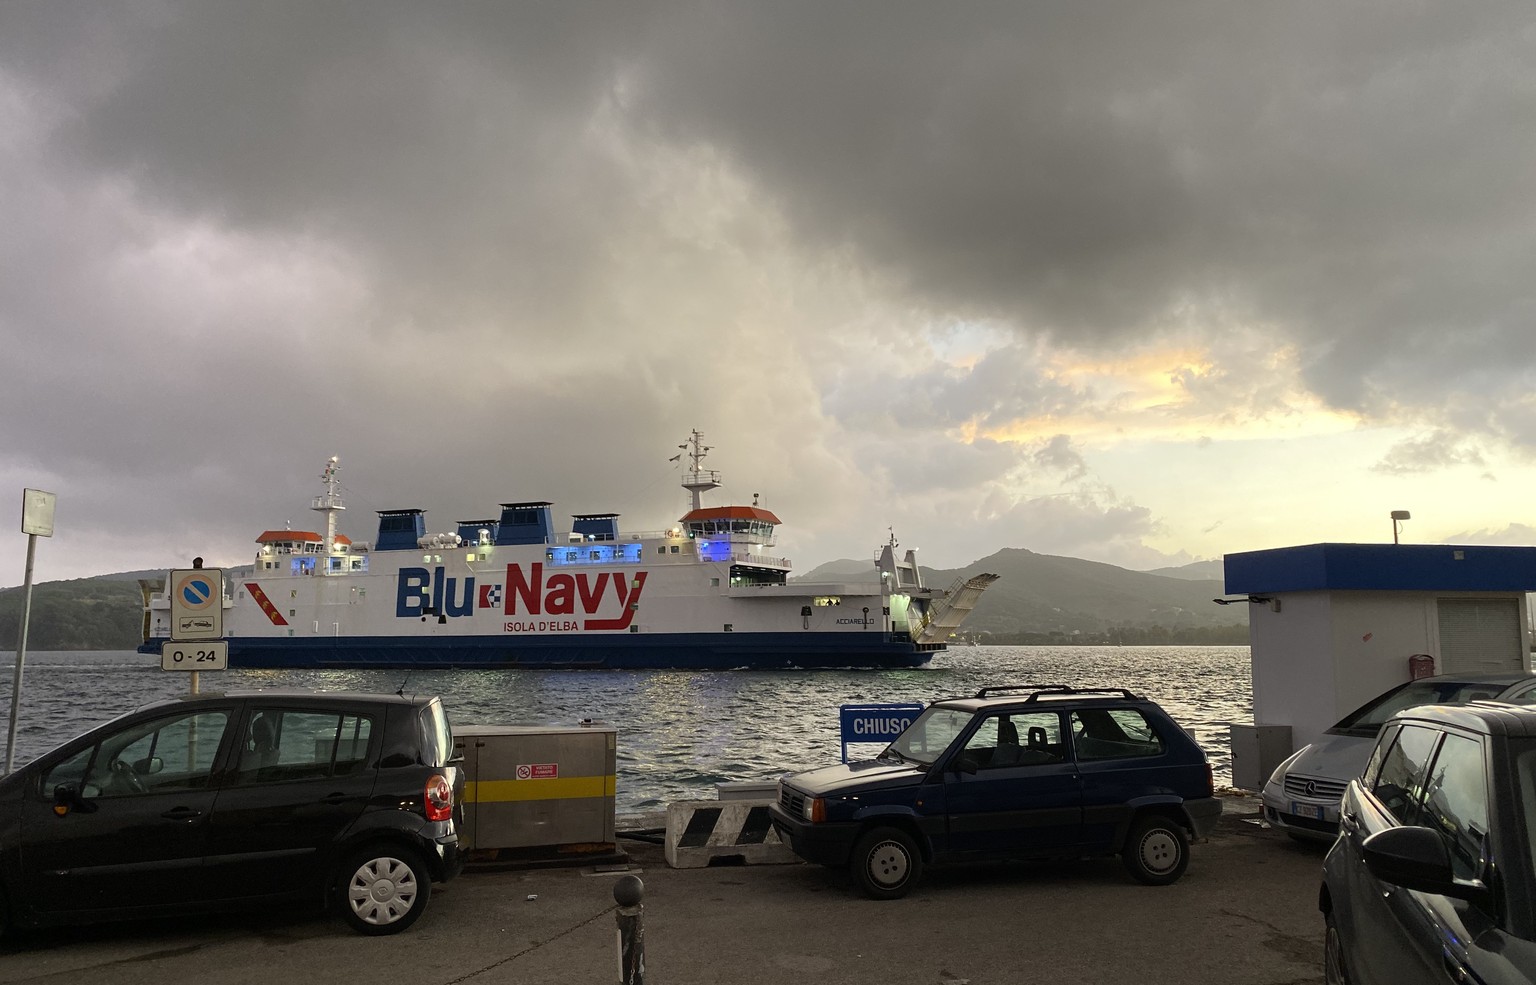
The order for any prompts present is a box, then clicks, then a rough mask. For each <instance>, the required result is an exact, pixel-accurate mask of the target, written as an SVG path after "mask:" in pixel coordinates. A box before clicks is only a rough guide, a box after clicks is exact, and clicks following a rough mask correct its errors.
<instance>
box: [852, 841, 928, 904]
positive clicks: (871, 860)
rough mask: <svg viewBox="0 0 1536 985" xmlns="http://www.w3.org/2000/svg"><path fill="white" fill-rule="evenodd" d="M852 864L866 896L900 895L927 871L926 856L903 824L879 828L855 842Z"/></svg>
mask: <svg viewBox="0 0 1536 985" xmlns="http://www.w3.org/2000/svg"><path fill="white" fill-rule="evenodd" d="M850 867H851V868H852V871H853V878H854V879H855V880H856V881H857V882H858V884H859V888H860V889H862V890H864V895H865V896H868V897H869V898H870V899H881V900H884V899H900V898H901V897H903V896H905V895H907V893H908V891H910V890H911V889H912V887H913V886H915V885H917V880H918V877H919V876H921V875H922V874H923V856H922V853H921V852H919V851H918V848H917V842H915V841H913V840H912V836H911V835H909V834H907V833H906V832H905V831H903V830H901V829H900V828H875V829H873V830H872V831H870V832H869V833H868V834H866V835H865V836H864V837H862V838H860V839H859V842H858V844H857V845H855V846H854V849H853V860H852V862H851V863H850Z"/></svg>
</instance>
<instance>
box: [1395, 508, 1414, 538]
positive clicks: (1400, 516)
mask: <svg viewBox="0 0 1536 985" xmlns="http://www.w3.org/2000/svg"><path fill="white" fill-rule="evenodd" d="M1408 519H1411V518H1410V517H1409V515H1408V511H1407V510H1393V511H1392V543H1394V544H1395V543H1397V532H1398V531H1399V530H1400V529H1402V527H1401V524H1402V522H1403V521H1404V520H1408Z"/></svg>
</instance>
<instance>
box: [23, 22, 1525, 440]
mask: <svg viewBox="0 0 1536 985" xmlns="http://www.w3.org/2000/svg"><path fill="white" fill-rule="evenodd" d="M49 8H51V9H49ZM16 16H17V15H16V14H12V17H13V18H15V17H16ZM19 21H20V25H21V27H22V30H21V31H18V32H12V37H13V39H14V40H13V42H12V43H11V45H10V46H8V48H7V57H8V58H13V59H15V60H16V61H17V63H19V64H21V65H23V66H24V71H29V72H31V73H33V74H35V75H40V76H44V77H47V78H48V81H49V82H50V83H54V82H57V83H58V84H59V85H61V86H63V87H64V89H65V91H68V92H71V93H73V98H74V100H75V106H74V108H75V109H76V110H77V112H76V113H75V114H73V116H72V119H71V121H70V122H69V124H68V125H67V126H64V127H63V128H61V131H60V133H59V134H58V138H57V141H56V145H55V146H56V148H57V149H58V150H59V151H61V152H63V153H67V154H68V155H69V156H70V158H72V159H73V160H75V161H76V163H77V164H78V165H79V166H82V167H87V168H92V169H97V170H101V171H106V172H112V173H116V174H121V175H124V176H127V177H128V178H129V179H130V180H132V181H134V182H135V183H136V184H137V185H138V186H139V187H140V188H141V189H143V190H146V191H148V192H150V193H152V194H153V195H154V196H156V197H157V198H158V199H159V200H160V201H162V202H164V203H165V204H166V205H167V206H168V207H172V208H176V209H180V210H186V211H190V212H192V213H205V214H211V215H215V216H218V217H219V218H220V219H221V220H222V221H227V222H230V223H233V224H236V225H239V226H242V227H252V228H278V229H282V230H294V229H308V230H315V231H318V232H321V233H323V234H325V235H331V236H337V237H339V238H341V239H342V240H343V241H344V242H346V243H348V244H349V246H351V247H352V248H354V249H357V250H358V251H360V252H362V253H363V254H365V255H371V256H372V257H373V260H374V262H375V263H376V264H377V265H378V273H379V274H380V276H381V278H382V279H383V281H384V282H385V283H386V284H387V285H388V286H389V288H390V291H389V295H390V296H389V301H390V302H391V303H392V304H393V305H394V306H395V307H394V310H393V314H392V317H394V318H397V319H398V318H406V317H410V316H411V315H414V317H415V318H416V319H418V320H419V324H418V327H420V328H423V329H426V330H428V331H430V330H432V329H433V328H434V324H433V321H434V319H438V320H444V319H465V320H477V319H478V320H486V321H494V322H495V323H496V324H498V326H499V327H500V329H501V330H503V331H511V332H523V333H533V332H537V331H541V330H546V329H547V328H548V326H549V325H550V324H551V323H552V322H553V323H559V324H562V325H563V326H565V330H567V331H581V330H582V329H583V319H582V317H581V315H582V306H581V305H580V303H579V302H578V301H576V300H574V299H578V298H580V297H582V296H583V295H584V294H585V293H587V292H589V291H592V290H594V289H600V287H601V285H600V284H596V283H594V282H593V281H592V279H591V278H592V277H593V276H595V275H597V274H598V273H600V272H601V270H602V268H601V266H599V265H594V264H593V262H592V254H593V252H594V251H595V250H598V249H600V247H601V244H602V242H603V238H604V233H605V230H606V229H607V228H608V227H609V225H610V224H611V223H612V222H614V221H615V217H619V216H623V215H624V214H625V213H626V212H627V211H628V210H630V209H632V208H633V202H632V200H631V199H630V198H629V195H630V193H631V192H632V191H633V189H632V188H631V186H630V178H629V176H627V175H625V174H624V173H623V169H622V166H621V164H620V163H619V162H618V161H615V160H611V159H606V158H604V157H602V156H601V155H594V154H591V153H586V152H584V151H586V150H588V149H590V141H591V139H592V137H591V130H592V128H593V127H594V126H595V125H596V121H597V120H598V119H599V118H603V116H604V114H605V113H609V114H612V115H611V117H608V119H611V120H613V121H617V122H620V123H622V125H623V127H625V128H626V129H627V131H628V132H629V133H630V134H631V136H635V135H643V134H646V133H653V134H655V135H656V136H657V137H658V138H659V139H661V140H664V141H667V142H669V143H672V144H674V145H679V146H694V145H697V146H707V147H711V148H714V149H716V150H718V151H719V152H721V153H723V154H725V155H727V156H728V157H729V159H730V160H731V161H732V162H733V163H734V164H735V165H736V166H737V167H739V168H741V169H742V170H743V171H744V172H746V173H749V174H751V175H754V176H756V177H757V178H758V179H759V180H760V181H761V183H762V187H763V189H764V191H765V192H766V193H767V194H768V195H769V196H771V197H772V199H773V200H775V201H776V202H778V203H779V204H780V205H781V207H783V208H784V209H785V210H786V211H787V214H788V215H789V216H790V217H791V218H792V221H793V222H794V224H795V229H796V230H797V232H798V233H799V234H800V235H801V236H802V237H804V238H805V239H806V240H807V241H808V242H814V243H818V244H821V245H824V246H828V247H851V248H853V249H854V250H855V251H856V254H857V255H858V256H860V257H862V258H863V259H864V261H865V262H868V263H872V264H875V265H877V266H879V267H881V268H883V269H886V270H888V271H889V272H891V273H892V275H893V276H895V277H898V278H899V279H900V280H901V281H902V282H903V283H905V284H906V285H907V287H908V289H909V290H910V291H911V293H912V295H913V296H914V297H915V298H917V299H920V300H921V302H922V303H923V304H925V305H928V306H930V307H932V308H934V309H936V310H944V311H950V312H956V313H962V314H964V313H969V314H972V315H975V316H978V317H982V316H984V317H992V318H1001V319H1005V320H1008V321H1011V322H1012V323H1014V324H1016V325H1019V326H1021V327H1025V328H1029V329H1032V330H1037V331H1045V332H1051V333H1055V334H1057V335H1059V336H1061V337H1064V338H1066V339H1069V340H1071V341H1072V342H1073V343H1075V344H1096V343H1123V342H1125V341H1127V340H1133V339H1135V338H1137V337H1139V336H1140V335H1142V334H1144V333H1146V332H1148V331H1151V330H1154V329H1155V328H1156V326H1158V325H1159V324H1160V323H1162V322H1163V321H1164V320H1166V319H1167V318H1169V317H1171V316H1172V315H1173V314H1174V313H1176V312H1180V311H1187V310H1189V306H1191V305H1193V306H1194V307H1195V309H1196V311H1197V312H1198V310H1199V308H1200V306H1201V305H1202V304H1211V303H1217V302H1219V303H1221V304H1222V305H1224V306H1229V307H1234V308H1236V309H1238V310H1241V311H1244V312H1246V313H1247V315H1248V317H1250V318H1251V319H1253V320H1255V321H1258V322H1260V323H1264V324H1272V325H1274V326H1276V330H1277V331H1278V332H1279V333H1280V334H1281V335H1282V336H1283V337H1285V338H1288V339H1291V340H1294V341H1295V342H1296V343H1297V344H1299V345H1301V346H1302V347H1303V348H1304V349H1305V350H1306V353H1307V356H1306V367H1307V374H1308V378H1309V380H1310V382H1311V383H1312V385H1313V386H1314V387H1315V388H1316V389H1317V390H1318V391H1319V392H1320V393H1322V394H1323V395H1324V396H1325V397H1326V398H1327V399H1328V400H1330V401H1331V402H1333V403H1335V404H1337V405H1342V406H1350V407H1357V408H1361V409H1365V410H1380V409H1382V408H1384V406H1385V405H1386V404H1388V403H1391V402H1396V403H1399V404H1402V405H1405V406H1407V407H1409V408H1412V407H1413V406H1414V405H1417V404H1420V403H1431V404H1432V403H1434V402H1436V401H1437V400H1438V395H1439V394H1440V393H1441V392H1443V391H1446V390H1454V389H1456V388H1457V387H1458V386H1459V385H1462V384H1463V383H1464V381H1465V380H1466V379H1467V378H1468V375H1469V374H1473V373H1475V372H1477V370H1478V369H1479V368H1481V369H1484V370H1489V369H1491V370H1494V372H1493V376H1494V379H1493V381H1492V383H1493V391H1494V392H1495V393H1498V392H1502V391H1503V390H1505V388H1507V387H1509V386H1510V381H1509V376H1510V371H1509V370H1507V369H1501V367H1505V366H1508V365H1509V363H1510V361H1509V359H1508V356H1509V354H1510V351H1511V349H1513V350H1515V351H1516V352H1517V353H1519V354H1523V355H1527V356H1529V355H1532V354H1533V347H1536V341H1533V335H1532V333H1529V332H1527V331H1526V330H1525V327H1526V325H1527V324H1528V323H1529V318H1530V316H1531V315H1532V313H1533V308H1536V295H1533V293H1532V289H1531V288H1529V287H1528V286H1527V284H1528V282H1529V281H1530V278H1529V277H1528V276H1526V274H1527V272H1528V270H1529V268H1530V261H1531V260H1532V259H1533V255H1532V254H1533V247H1536V239H1533V232H1532V228H1531V226H1530V224H1529V222H1528V217H1527V216H1525V214H1524V212H1523V211H1522V210H1520V209H1518V208H1513V209H1512V208H1511V207H1510V205H1511V203H1518V202H1525V201H1530V200H1532V197H1533V192H1536V172H1533V171H1532V169H1530V168H1529V167H1528V162H1529V161H1530V160H1531V159H1532V158H1533V156H1536V155H1533V153H1532V152H1533V151H1536V128H1533V127H1531V126H1529V125H1528V124H1529V122H1530V121H1531V119H1532V117H1533V110H1536V99H1533V96H1532V94H1531V93H1530V91H1529V89H1528V87H1525V86H1523V85H1522V84H1521V83H1520V79H1521V78H1522V73H1523V71H1524V67H1523V66H1524V64H1525V62H1524V58H1523V52H1524V50H1525V47H1524V46H1525V45H1526V44H1528V43H1529V41H1530V39H1531V31H1532V27H1531V17H1530V14H1529V11H1528V8H1527V7H1526V6H1525V5H1524V4H1516V3H1511V4H1506V5H1480V6H1478V7H1476V8H1469V9H1466V10H1455V11H1452V10H1449V9H1446V10H1443V11H1442V10H1438V9H1435V8H1422V7H1412V8H1410V7H1404V6H1402V5H1400V4H1391V3H1380V4H1353V5H1347V6H1346V7H1342V8H1341V7H1339V6H1338V5H1335V4H1327V3H1303V4H1286V5H1282V6H1275V5H1270V4H1231V3H1217V2H1188V3H1169V4H1156V5H1150V4H1072V5H1050V6H1046V7H1041V6H1038V5H1029V6H1026V5H1018V4H1008V3H967V4H959V5H948V6H944V7H934V6H933V5H929V4H918V3H895V4H890V3H881V4H837V5H825V4H812V3H778V4H743V5H717V4H704V3H672V4H657V5H647V6H645V7H642V8H636V7H634V6H632V5H624V4H613V5H592V4H582V5H574V6H571V5H566V6H560V7H545V8H533V9H529V8H502V7H496V6H482V5H474V6H470V5H419V4H396V5H384V4H371V5H368V6H366V7H364V6H339V5H329V6H319V7H316V6H314V5H311V4H294V3H288V4H263V5H256V6H253V5H249V4H236V3H227V2H225V3H198V4H186V5H147V4H140V5H123V6H107V7H97V8H91V7H80V6H73V5H46V7H45V5H40V4H39V5H31V6H26V7H23V8H21V16H20V17H19ZM61 22H68V23H70V24H72V25H73V26H75V27H76V28H77V30H74V31H66V30H64V28H63V27H62V26H61ZM39 42H41V43H39ZM60 54H62V55H64V56H66V57H56V56H58V55H60ZM61 66H62V67H61ZM81 66H86V67H89V68H91V69H92V70H91V71H87V72H85V73H84V76H85V79H86V81H79V80H74V81H71V80H69V79H61V78H59V76H60V75H61V74H62V73H63V72H64V71H65V70H66V69H69V68H71V67H81ZM509 294H511V295H516V296H517V297H518V298H519V304H518V305H517V306H516V311H515V316H514V317H510V318H509V317H508V312H507V311H506V310H505V307H504V306H503V305H501V304H498V303H496V302H495V300H494V299H495V298H498V297H504V296H506V295H509ZM589 330H590V329H589ZM1429 366H1433V369H1432V370H1431V369H1428V368H1426V367H1429Z"/></svg>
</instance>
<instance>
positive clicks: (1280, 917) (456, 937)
mask: <svg viewBox="0 0 1536 985" xmlns="http://www.w3.org/2000/svg"><path fill="white" fill-rule="evenodd" d="M1226 808H1227V809H1226V810H1225V812H1224V813H1223V816H1222V818H1221V821H1220V822H1219V823H1218V824H1217V827H1216V830H1215V832H1214V833H1213V834H1212V836H1211V837H1210V838H1209V839H1207V840H1206V841H1204V842H1200V843H1197V844H1196V845H1195V846H1194V847H1193V850H1192V854H1191V861H1190V865H1189V869H1188V871H1187V872H1186V873H1185V874H1184V877H1183V878H1182V879H1181V880H1180V881H1179V882H1177V883H1175V884H1174V885H1172V886H1165V887H1151V886H1143V885H1141V884H1139V883H1136V882H1134V881H1133V880H1132V879H1131V878H1130V876H1129V875H1128V874H1127V873H1126V871H1125V869H1124V868H1123V867H1122V865H1121V864H1120V861H1119V860H1118V859H1114V858H1106V859H1092V860H1085V861H1079V862H1070V863H1066V862H1051V863H1018V864H1002V865H998V864H992V865H985V866H980V865H976V866H952V867H947V868H930V869H929V870H928V871H927V872H926V873H925V875H924V879H923V882H922V884H921V885H920V886H919V887H918V888H917V889H916V890H915V891H914V892H913V894H912V895H910V896H908V897H907V898H905V899H901V900H894V901H890V902H875V901H871V900H866V899H864V898H863V897H862V896H860V895H859V893H858V891H857V889H856V888H855V886H854V884H853V882H852V879H851V878H850V877H849V875H848V874H847V873H846V872H843V871H839V870H832V869H827V868H823V867H821V866H816V865H809V864H804V863H797V864H792V865H750V866H733V867H714V868H702V869H671V868H669V867H668V866H667V864H666V860H665V858H664V857H663V852H662V848H661V846H660V845H654V844H650V843H648V842H645V841H641V840H636V839H632V838H627V837H626V838H621V839H620V847H621V848H622V849H623V850H624V852H625V853H626V854H627V855H628V856H629V863H628V866H627V867H625V866H616V867H612V870H611V871H599V867H597V866H590V865H589V866H584V867H558V868H522V869H498V870H473V869H472V870H469V871H466V873H465V874H464V875H462V876H461V877H460V878H458V879H456V880H454V881H453V882H451V883H448V884H447V885H445V886H439V887H437V889H436V890H435V891H434V893H433V896H432V899H431V902H430V904H429V906H428V908H427V910H426V912H425V913H424V914H423V915H422V918H421V919H420V921H418V922H417V924H416V925H415V926H414V927H412V928H410V929H409V930H407V931H405V932H404V933H403V934H399V935H396V936H391V937H382V938H368V937H362V936H359V935H356V934H354V933H352V932H351V931H350V930H348V929H347V928H346V927H345V926H344V925H343V924H342V923H341V921H340V920H339V919H337V918H335V917H327V916H324V915H317V914H308V913H305V914H291V913H290V914H282V913H265V914H257V915H223V916H217V917H213V916H209V917H199V918H196V919H192V920H178V921H154V922H135V923H127V924H115V925H101V926H94V927H89V928H83V929H82V928H73V929H69V930H50V931H37V932H31V933H25V934H22V935H20V936H12V937H10V938H7V939H5V940H4V941H0V983H9V982H61V983H62V982H70V983H78V982H105V983H111V985H134V983H141V982H142V983H146V985H174V983H179V982H188V983H192V982H196V983H199V985H223V983H255V982H260V983H273V982H281V983H292V982H350V981H370V982H379V981H389V982H405V983H411V985H459V983H469V985H501V983H508V985H510V983H518V985H541V983H550V985H554V983H559V985H572V983H612V982H617V981H619V978H620V973H619V966H618V946H617V944H618V930H617V919H616V917H617V914H616V912H615V904H614V899H613V889H614V885H615V882H616V881H617V879H619V878H620V877H621V876H623V875H626V874H633V875H637V876H638V877H639V878H640V879H641V880H642V882H643V883H644V900H643V905H644V911H643V918H642V924H643V928H644V950H645V962H646V965H645V981H646V982H649V983H652V985H682V983H717V982H718V983H738V982H741V983H747V982H764V981H773V982H786V983H793V985H840V983H860V985H864V983H921V985H967V983H971V985H982V983H988V985H990V983H1021V982H1037V981H1039V982H1050V983H1052V985H1071V983H1077V982H1084V983H1089V982H1092V983H1099V982H1115V983H1119V982H1136V983H1159V982H1168V983H1178V985H1204V983H1217V982H1220V983H1231V985H1282V983H1302V982H1321V981H1322V980H1323V972H1322V947H1323V942H1322V936H1323V922H1322V918H1321V916H1320V915H1319V914H1318V912H1317V891H1318V882H1319V878H1320V875H1321V868H1322V857H1323V851H1322V849H1321V848H1318V847H1311V846H1306V845H1300V844H1296V843H1294V842H1292V841H1291V840H1290V839H1288V838H1286V837H1285V836H1284V835H1281V834H1278V833H1277V832H1275V831H1273V830H1270V829H1268V828H1265V827H1263V826H1261V825H1260V824H1259V823H1258V821H1257V813H1256V811H1257V808H1256V806H1255V804H1254V802H1253V801H1251V800H1247V799H1245V798H1233V799H1230V800H1228V801H1227V802H1226ZM644 823H645V822H644V821H642V819H620V825H619V827H620V830H621V831H637V830H641V829H642V828H643V827H644ZM603 868H604V869H607V868H608V867H603Z"/></svg>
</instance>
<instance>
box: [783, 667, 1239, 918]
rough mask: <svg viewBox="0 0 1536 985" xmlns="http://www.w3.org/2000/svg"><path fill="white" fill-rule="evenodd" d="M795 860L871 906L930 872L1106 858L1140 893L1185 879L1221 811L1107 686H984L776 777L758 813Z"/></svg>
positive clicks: (1139, 700)
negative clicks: (829, 875) (845, 757)
mask: <svg viewBox="0 0 1536 985" xmlns="http://www.w3.org/2000/svg"><path fill="white" fill-rule="evenodd" d="M769 813H770V816H771V817H772V820H773V825H774V827H775V828H776V829H777V831H778V833H779V836H780V837H781V838H782V839H783V840H784V842H785V843H786V844H788V845H789V846H790V848H791V849H792V850H793V851H794V852H795V854H797V855H799V856H800V857H801V858H804V859H806V860H808V861H812V862H819V863H821V864H823V865H830V866H848V867H849V868H850V871H851V872H852V873H853V877H854V879H855V881H856V882H857V883H858V884H859V886H860V888H861V889H862V890H863V891H864V893H865V895H867V896H869V897H870V898H872V899H882V900H883V899H896V898H899V897H901V896H905V895H906V894H907V893H908V892H909V891H910V890H911V889H912V887H913V886H915V885H916V884H917V882H918V879H919V878H920V876H921V875H922V871H923V867H924V866H925V865H927V864H929V863H936V862H951V861H967V860H983V859H999V858H1002V859H1015V858H1017V859H1025V858H1062V857H1068V858H1070V857H1080V856H1089V855H1115V854H1118V855H1119V856H1120V857H1121V858H1122V859H1123V860H1124V862H1125V865H1126V868H1127V869H1128V870H1129V871H1130V874H1131V875H1132V876H1133V877H1135V878H1136V879H1138V880H1140V881H1141V882H1144V883H1147V884H1149V885H1166V884H1169V883H1172V882H1174V881H1176V880H1177V879H1178V878H1179V877H1180V876H1181V875H1183V873H1184V870H1185V868H1186V867H1187V866H1188V864H1189V845H1190V842H1191V841H1193V840H1196V839H1200V838H1204V837H1206V836H1207V835H1208V834H1209V833H1210V830H1211V828H1212V827H1214V826H1215V824H1216V820H1217V818H1218V817H1220V815H1221V802H1220V800H1218V799H1217V798H1216V797H1215V791H1214V786H1213V781H1212V776H1211V767H1210V763H1209V762H1208V761H1207V759H1206V756H1205V752H1204V751H1203V750H1202V749H1201V748H1200V746H1199V745H1198V744H1197V743H1196V742H1195V740H1194V739H1193V738H1192V737H1191V736H1190V734H1189V733H1188V732H1186V731H1185V730H1184V729H1183V728H1181V727H1180V726H1179V725H1178V724H1177V723H1176V722H1175V721H1174V720H1173V719H1172V718H1170V717H1169V716H1168V714H1167V712H1165V711H1163V709H1162V708H1160V707H1159V706H1158V705H1157V704H1156V703H1154V702H1152V701H1149V700H1148V699H1146V698H1144V697H1141V696H1139V695H1136V694H1133V693H1131V692H1130V691H1126V690H1121V689H1101V688H1076V687H1066V686H1060V685H1050V686H1037V685H1007V686H1002V687H985V688H982V689H981V690H980V691H978V692H976V694H975V695H974V696H973V697H968V698H950V699H947V700H944V701H938V702H935V703H934V704H932V705H930V706H929V707H928V708H927V709H925V710H924V711H923V713H922V714H921V715H920V716H918V718H917V719H916V720H915V721H913V723H912V724H911V725H910V726H909V727H908V728H907V729H906V730H905V731H904V732H902V733H901V735H900V736H898V737H897V738H896V740H895V741H893V742H892V743H891V744H890V745H889V746H887V747H886V748H885V750H884V751H883V752H881V753H880V755H879V756H877V757H876V758H875V759H873V760H871V761H867V762H858V763H848V764H840V765H836V766H827V767H823V768H821V769H816V770H811V771H809V772H805V773H798V774H794V775H792V776H787V777H785V778H784V779H783V780H781V781H780V784H779V791H778V801H777V803H776V804H774V805H773V806H772V807H771V808H770V809H769Z"/></svg>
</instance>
